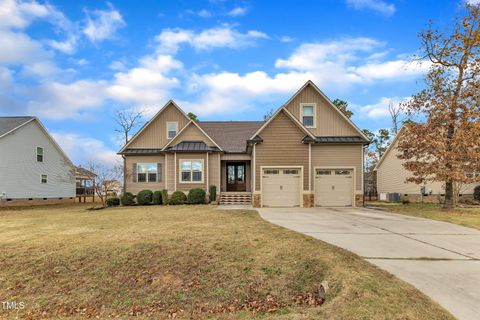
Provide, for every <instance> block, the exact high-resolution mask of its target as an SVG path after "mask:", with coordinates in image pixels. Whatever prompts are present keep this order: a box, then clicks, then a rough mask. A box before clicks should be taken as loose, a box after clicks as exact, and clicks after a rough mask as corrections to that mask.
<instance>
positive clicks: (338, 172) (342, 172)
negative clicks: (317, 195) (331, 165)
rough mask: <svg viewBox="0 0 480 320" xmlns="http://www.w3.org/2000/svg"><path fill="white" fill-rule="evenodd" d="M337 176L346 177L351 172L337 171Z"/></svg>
mask: <svg viewBox="0 0 480 320" xmlns="http://www.w3.org/2000/svg"><path fill="white" fill-rule="evenodd" d="M335 174H336V175H337V176H345V175H349V174H350V170H335Z"/></svg>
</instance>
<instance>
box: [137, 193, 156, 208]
mask: <svg viewBox="0 0 480 320" xmlns="http://www.w3.org/2000/svg"><path fill="white" fill-rule="evenodd" d="M152 198H153V192H152V191H151V190H142V191H140V192H139V193H138V194H137V203H138V204H141V205H145V204H150V203H152Z"/></svg>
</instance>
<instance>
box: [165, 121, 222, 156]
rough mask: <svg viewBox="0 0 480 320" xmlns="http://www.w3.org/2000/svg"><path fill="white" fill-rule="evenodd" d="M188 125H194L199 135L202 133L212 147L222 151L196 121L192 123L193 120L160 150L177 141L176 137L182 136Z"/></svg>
mask: <svg viewBox="0 0 480 320" xmlns="http://www.w3.org/2000/svg"><path fill="white" fill-rule="evenodd" d="M190 125H194V126H195V127H197V128H198V129H199V130H200V132H201V133H203V134H204V135H205V137H207V138H208V140H210V141H211V142H212V143H213V144H214V145H215V147H217V148H218V149H219V150H220V151H223V149H222V148H220V146H219V145H218V144H217V143H216V142H215V140H213V139H212V138H211V137H210V136H209V135H208V134H207V133H206V132H205V131H204V130H203V129H202V128H201V127H200V126H199V125H198V123H197V122H196V121H193V120H190V121H189V122H188V123H187V124H186V125H185V126H184V127H183V128H182V130H180V131H179V132H178V133H177V135H176V136H175V137H173V139H171V140H170V141H169V142H168V143H167V144H166V145H165V146H164V147H163V149H162V150H166V149H167V148H168V147H169V146H170V145H171V144H172V143H173V141H175V140H177V139H178V137H180V135H181V134H182V132H183V131H185V130H186V129H187V128H188V127H189V126H190Z"/></svg>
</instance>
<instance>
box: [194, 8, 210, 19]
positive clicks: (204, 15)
mask: <svg viewBox="0 0 480 320" xmlns="http://www.w3.org/2000/svg"><path fill="white" fill-rule="evenodd" d="M197 14H198V16H199V17H202V18H210V17H211V16H212V13H211V12H210V11H208V10H207V9H202V10H200V11H198V12H197Z"/></svg>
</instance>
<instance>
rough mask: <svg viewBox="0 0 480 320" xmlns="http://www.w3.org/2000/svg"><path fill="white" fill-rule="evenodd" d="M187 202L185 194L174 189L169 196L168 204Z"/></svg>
mask: <svg viewBox="0 0 480 320" xmlns="http://www.w3.org/2000/svg"><path fill="white" fill-rule="evenodd" d="M185 202H187V196H186V195H185V193H183V192H182V191H175V192H174V193H172V196H171V197H170V204H173V205H177V204H184V203H185Z"/></svg>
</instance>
